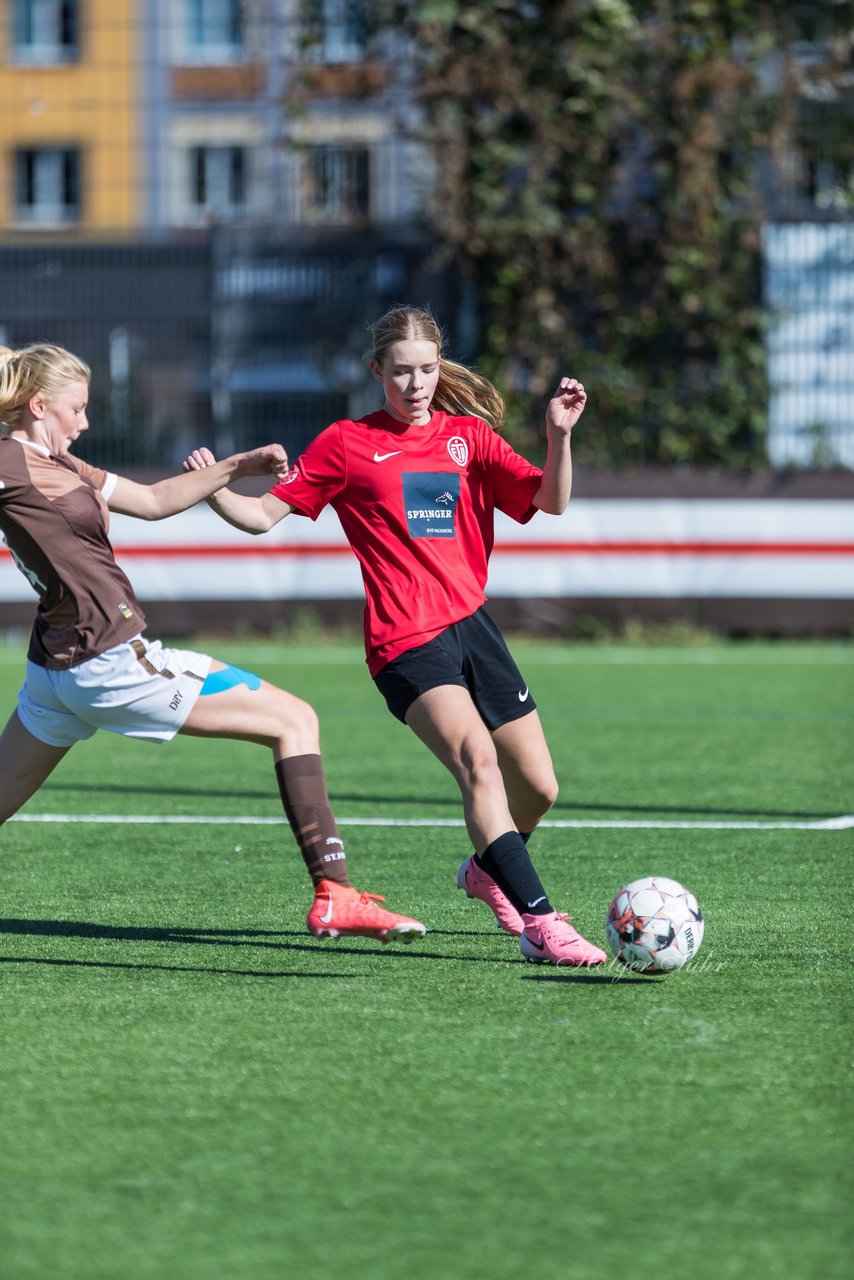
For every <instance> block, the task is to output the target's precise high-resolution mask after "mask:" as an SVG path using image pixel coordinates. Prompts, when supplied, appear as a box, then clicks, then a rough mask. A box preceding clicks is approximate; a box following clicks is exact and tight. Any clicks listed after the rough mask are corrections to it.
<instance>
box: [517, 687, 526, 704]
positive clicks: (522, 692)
mask: <svg viewBox="0 0 854 1280" xmlns="http://www.w3.org/2000/svg"><path fill="white" fill-rule="evenodd" d="M527 696H528V686H527V685H525V688H524V689H520V690H519V701H520V702H524V701H525V699H526V698H527Z"/></svg>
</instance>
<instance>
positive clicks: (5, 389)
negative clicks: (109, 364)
mask: <svg viewBox="0 0 854 1280" xmlns="http://www.w3.org/2000/svg"><path fill="white" fill-rule="evenodd" d="M91 379H92V372H91V370H90V368H89V366H88V365H87V364H85V363H84V362H83V361H82V360H81V359H80V357H79V356H75V355H72V353H71V352H70V351H66V350H65V348H64V347H54V346H52V345H51V344H50V343H48V342H34V343H32V344H31V345H30V346H28V347H21V348H20V349H19V350H17V351H15V350H13V349H12V348H11V347H0V436H5V435H8V434H9V432H10V431H14V430H15V428H16V427H19V426H20V425H21V422H22V421H23V420H24V415H25V413H26V410H27V405H28V404H29V402H30V400H31V399H32V398H33V396H35V395H38V393H39V392H40V391H41V392H42V393H43V394H44V395H45V397H46V398H47V399H48V400H54V399H55V398H56V396H57V395H59V393H60V391H61V390H62V388H63V387H64V386H65V385H66V383H69V382H77V381H80V380H82V381H84V382H90V381H91Z"/></svg>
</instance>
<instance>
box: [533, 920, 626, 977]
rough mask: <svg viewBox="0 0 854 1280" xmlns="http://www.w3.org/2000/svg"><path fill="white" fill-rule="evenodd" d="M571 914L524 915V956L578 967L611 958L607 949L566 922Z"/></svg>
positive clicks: (543, 962)
mask: <svg viewBox="0 0 854 1280" xmlns="http://www.w3.org/2000/svg"><path fill="white" fill-rule="evenodd" d="M568 918H569V917H568V916H566V915H564V914H563V913H562V912H560V911H553V912H552V913H551V915H547V916H535V915H532V914H531V913H530V912H526V913H525V915H523V916H522V922H523V924H524V928H523V930H522V936H521V937H520V939H519V948H520V950H521V952H522V955H523V956H524V957H525V959H526V960H530V961H532V962H533V963H534V964H568V965H573V966H575V967H576V968H580V967H581V966H582V965H593V964H604V963H605V961H606V960H607V958H608V957H607V956H606V954H605V952H604V951H602V950H601V948H599V947H594V945H593V943H592V942H588V941H587V939H586V938H582V936H581V934H580V933H576V931H575V930H574V929H573V927H572V925H571V924H568V923H567V920H568Z"/></svg>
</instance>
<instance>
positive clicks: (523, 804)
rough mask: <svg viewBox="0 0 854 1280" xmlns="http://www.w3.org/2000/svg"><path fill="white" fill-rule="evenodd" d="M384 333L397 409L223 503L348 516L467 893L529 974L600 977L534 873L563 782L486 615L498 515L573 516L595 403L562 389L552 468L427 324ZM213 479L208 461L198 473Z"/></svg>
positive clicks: (423, 319)
mask: <svg viewBox="0 0 854 1280" xmlns="http://www.w3.org/2000/svg"><path fill="white" fill-rule="evenodd" d="M372 334H373V350H372V353H371V356H370V367H371V370H372V372H373V375H374V377H375V378H376V380H377V382H378V383H380V385H381V387H382V389H383V393H384V404H383V407H382V409H380V410H379V411H378V412H376V413H370V414H367V415H366V416H365V417H364V418H361V419H359V420H358V421H344V422H335V423H333V424H332V425H331V426H329V427H327V428H326V430H325V431H322V432H321V433H320V435H319V436H317V437H316V439H315V440H313V441H312V443H311V444H310V445H309V446H308V448H307V449H306V450H305V452H304V453H303V454H302V456H301V457H300V458H299V460H298V462H297V464H296V466H295V467H294V468H293V470H292V471H290V473H289V474H288V475H287V477H286V478H284V479H281V480H280V481H279V482H278V483H277V484H276V485H275V486H274V487H273V488H272V489H271V490H270V492H269V493H266V494H264V495H263V496H262V497H260V498H252V497H246V496H243V495H239V494H235V493H232V492H231V491H229V490H227V489H220V490H218V491H217V492H216V493H214V494H213V495H212V496H211V497H210V498H209V499H208V502H209V504H210V505H211V506H212V507H213V509H214V510H215V511H217V512H218V513H219V514H220V515H221V516H222V517H223V518H224V519H225V520H227V521H228V522H229V523H230V524H233V525H235V526H236V527H238V528H240V529H244V530H245V531H247V532H249V533H263V532H265V531H266V530H268V529H270V528H272V526H273V525H275V524H277V523H278V522H279V521H280V520H282V519H283V518H284V517H285V516H287V515H289V514H290V513H291V512H295V513H297V514H300V515H305V516H309V517H311V518H312V519H316V518H317V516H318V515H319V513H320V511H321V510H322V509H323V507H324V506H326V505H327V504H329V505H331V506H332V507H333V508H334V510H335V511H336V513H337V514H338V517H339V519H340V521H341V525H342V527H343V529H344V532H345V534H346V536H347V539H348V541H349V542H350V545H351V546H352V548H353V550H354V552H355V553H356V556H357V557H358V559H359V562H360V565H361V570H362V578H363V582H364V587H365V594H366V597H367V604H366V609H365V645H366V652H367V662H368V668H369V670H370V672H371V675H372V676H373V678H374V682H375V683H376V685H377V687H378V689H379V690H380V692H381V693H382V694H383V696H384V697H385V699H386V702H387V704H388V707H389V710H390V711H391V712H392V714H393V715H395V716H397V718H398V719H400V720H402V721H403V722H404V723H405V724H408V725H409V727H410V728H411V729H412V730H413V732H414V733H415V734H417V736H418V737H419V738H420V739H421V741H422V742H424V743H425V745H426V746H427V747H429V749H430V750H431V751H432V752H433V754H434V755H435V756H437V758H438V759H439V760H441V762H442V763H443V764H444V765H445V766H446V768H447V769H449V770H450V772H451V773H452V774H453V776H454V778H455V779H456V781H457V784H458V785H459V788H460V792H461V794H462V799H463V808H464V813H465V820H466V826H467V828H468V833H469V837H470V839H471V842H472V845H473V846H474V854H473V856H472V857H470V858H468V859H467V860H466V861H465V862H464V863H463V865H462V866H461V867H460V870H459V872H458V875H457V883H458V885H459V887H460V888H461V889H464V890H465V891H466V892H467V893H468V895H469V896H470V897H478V898H481V899H482V900H483V901H484V902H486V903H487V904H488V905H489V906H490V907H491V909H492V910H493V912H494V913H495V915H496V917H497V919H498V922H499V924H500V925H501V927H502V928H503V929H505V930H506V931H507V932H508V933H511V934H514V935H517V936H518V937H519V938H520V946H521V950H522V954H523V955H524V956H525V957H526V958H527V959H530V960H535V961H549V962H551V963H554V964H568V965H589V964H602V963H603V962H604V960H605V953H604V951H602V950H601V949H600V948H598V947H595V946H593V945H592V944H591V943H589V942H588V941H587V940H586V939H584V938H582V937H581V936H580V935H579V934H578V933H577V932H576V931H575V930H574V929H573V928H572V926H571V925H570V924H569V922H568V919H567V917H566V916H565V915H563V914H562V913H559V912H556V911H555V910H554V908H553V906H552V904H551V903H550V901H549V899H548V895H547V894H546V891H545V889H544V887H543V885H542V883H541V881H540V879H539V877H538V875H537V873H536V871H535V869H534V867H533V864H532V863H531V859H530V857H529V856H528V850H527V847H526V844H527V839H528V836H529V835H530V833H531V832H532V831H533V830H534V828H535V827H536V826H537V824H538V822H539V821H540V819H541V818H542V817H543V815H544V814H545V813H546V812H547V811H548V810H549V808H550V807H551V806H552V805H553V804H554V802H555V799H556V798H557V782H556V780H555V775H554V769H553V767H552V762H551V757H550V754H549V750H548V747H547V745H546V741H545V737H544V735H543V730H542V726H541V724H540V719H539V716H538V714H537V711H536V704H535V702H534V699H533V698H532V696H531V694H530V692H529V689H528V685H527V682H526V681H525V680H524V678H523V676H522V675H521V673H520V671H519V669H518V667H517V666H516V664H515V662H514V661H513V658H512V657H511V655H510V653H509V651H508V649H507V646H506V644H505V643H504V640H503V637H502V636H501V633H500V632H499V630H498V628H497V627H496V626H495V624H494V622H493V621H492V620H491V618H490V617H489V615H488V614H487V613H486V611H485V609H484V604H485V601H486V596H485V594H484V589H485V586H486V578H487V568H488V561H489V556H490V552H491V551H492V545H493V522H494V512H495V511H496V509H497V510H499V511H502V512H504V513H505V514H506V515H509V516H511V517H512V518H513V519H515V520H518V521H519V522H520V523H525V522H526V521H528V520H530V519H531V518H532V516H534V515H535V514H536V512H537V511H538V510H540V511H545V512H547V513H550V514H554V515H560V514H561V513H562V512H563V511H564V509H565V508H566V505H567V502H568V501H569V495H570V489H571V485H572V460H571V454H570V437H571V434H572V429H573V427H574V426H575V423H576V422H577V421H578V418H579V417H580V416H581V413H582V411H583V409H584V405H585V403H586V398H587V397H586V393H585V391H584V387H583V386H582V385H581V383H579V382H577V381H575V379H573V378H562V379H561V382H560V385H559V386H558V388H557V390H556V391H555V394H554V396H553V397H552V399H551V401H550V402H549V405H548V409H547V412H546V432H547V438H548V452H547V457H546V462H545V466H544V467H543V468H542V469H540V468H539V467H535V466H533V465H532V464H531V463H529V462H526V461H525V459H524V458H522V457H520V455H519V454H517V453H516V452H515V451H514V450H513V449H512V448H511V447H510V445H509V444H508V443H507V442H506V441H505V440H504V439H503V438H502V437H501V436H500V435H499V434H498V429H499V428H500V426H501V423H502V420H503V416H504V404H503V401H502V400H501V397H500V396H499V394H498V392H497V391H496V390H495V388H494V387H493V385H492V384H491V383H490V382H489V381H488V380H487V379H486V378H483V377H482V376H481V375H479V374H477V373H476V372H474V371H473V370H471V369H468V368H466V367H465V366H463V365H460V364H456V363H453V362H452V361H450V360H448V359H446V358H444V357H443V355H442V334H441V331H440V329H439V327H438V325H437V324H436V321H435V320H434V318H433V316H432V315H431V314H430V313H429V312H428V311H425V310H421V309H419V308H414V307H395V308H393V309H392V310H391V311H389V312H387V313H386V315H384V316H383V317H382V318H381V319H380V320H379V321H377V323H376V324H375V325H374V326H373V329H372ZM211 465H214V459H213V455H212V454H211V453H210V452H209V451H208V450H206V449H200V450H196V451H195V452H194V453H193V454H192V455H191V456H190V457H189V458H188V459H187V461H186V462H185V464H184V466H185V469H191V470H199V469H204V468H206V467H208V466H211Z"/></svg>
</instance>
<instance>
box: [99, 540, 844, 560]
mask: <svg viewBox="0 0 854 1280" xmlns="http://www.w3.org/2000/svg"><path fill="white" fill-rule="evenodd" d="M495 550H496V552H504V553H506V554H510V555H620V556H626V555H634V556H649V555H672V556H680V555H683V556H684V555H690V556H854V542H499V543H496V546H495ZM349 553H350V548H349V546H348V545H347V544H346V543H343V544H339V545H329V544H324V543H314V544H312V543H304V544H297V545H293V544H290V545H287V546H274V547H269V546H268V547H258V546H248V547H240V546H234V545H232V544H225V545H222V546H184V547H175V546H168V547H167V546H163V547H119V548H117V550H116V555H119V556H187V557H192V558H216V557H223V558H231V557H235V556H238V557H242V556H320V557H322V556H340V555H347V554H349Z"/></svg>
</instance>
